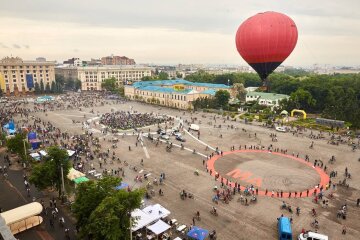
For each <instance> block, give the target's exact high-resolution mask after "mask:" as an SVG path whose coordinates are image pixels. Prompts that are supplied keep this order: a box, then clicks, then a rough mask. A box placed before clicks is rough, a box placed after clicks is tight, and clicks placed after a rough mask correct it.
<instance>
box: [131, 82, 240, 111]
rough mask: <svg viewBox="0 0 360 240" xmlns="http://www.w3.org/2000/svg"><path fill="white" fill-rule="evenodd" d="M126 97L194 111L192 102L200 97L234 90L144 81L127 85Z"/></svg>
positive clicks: (193, 83) (201, 85) (197, 84)
mask: <svg viewBox="0 0 360 240" xmlns="http://www.w3.org/2000/svg"><path fill="white" fill-rule="evenodd" d="M124 88H125V96H126V97H128V98H130V99H134V100H140V101H144V102H148V103H156V104H159V105H164V106H168V107H175V108H180V109H192V108H193V105H192V102H193V101H195V100H196V99H198V98H200V97H214V96H215V93H216V92H217V91H218V90H226V91H229V93H230V95H232V96H234V94H235V93H234V91H233V90H234V89H233V88H231V87H230V86H227V85H225V84H211V83H197V82H189V81H186V80H183V79H176V80H160V81H144V82H136V83H134V84H132V85H125V87H124Z"/></svg>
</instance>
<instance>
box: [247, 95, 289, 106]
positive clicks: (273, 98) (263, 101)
mask: <svg viewBox="0 0 360 240" xmlns="http://www.w3.org/2000/svg"><path fill="white" fill-rule="evenodd" d="M289 97H290V96H288V95H285V94H276V93H264V92H248V93H247V94H246V99H245V102H254V101H256V102H258V103H259V104H260V105H265V106H268V107H274V106H279V102H280V101H281V100H283V99H288V98H289Z"/></svg>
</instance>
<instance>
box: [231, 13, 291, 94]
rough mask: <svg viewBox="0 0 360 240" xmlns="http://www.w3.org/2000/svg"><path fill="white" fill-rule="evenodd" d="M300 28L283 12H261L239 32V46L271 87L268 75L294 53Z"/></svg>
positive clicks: (237, 46) (265, 85)
mask: <svg viewBox="0 0 360 240" xmlns="http://www.w3.org/2000/svg"><path fill="white" fill-rule="evenodd" d="M297 39H298V31H297V28H296V25H295V23H294V21H293V20H292V19H291V18H289V17H288V16H286V15H285V14H282V13H277V12H264V13H258V14H256V15H254V16H252V17H250V18H248V19H247V20H246V21H244V22H243V23H242V24H241V25H240V27H239V28H238V30H237V32H236V38H235V41H236V48H237V50H238V52H239V54H240V55H241V57H242V58H243V59H244V60H245V61H246V62H247V63H248V64H249V65H250V66H251V67H252V68H253V69H254V70H255V71H256V72H257V73H258V75H259V76H260V78H261V80H262V81H263V84H264V87H265V89H267V90H268V80H267V77H268V76H269V75H270V74H271V73H272V72H273V71H274V70H275V69H276V68H277V67H278V66H279V65H280V64H281V63H282V62H283V61H285V59H286V58H287V57H288V56H289V55H290V54H291V52H292V51H293V50H294V48H295V46H296V42H297Z"/></svg>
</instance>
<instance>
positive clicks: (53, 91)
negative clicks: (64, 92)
mask: <svg viewBox="0 0 360 240" xmlns="http://www.w3.org/2000/svg"><path fill="white" fill-rule="evenodd" d="M50 91H51V93H58V89H57V87H56V83H55V81H52V82H51V90H50Z"/></svg>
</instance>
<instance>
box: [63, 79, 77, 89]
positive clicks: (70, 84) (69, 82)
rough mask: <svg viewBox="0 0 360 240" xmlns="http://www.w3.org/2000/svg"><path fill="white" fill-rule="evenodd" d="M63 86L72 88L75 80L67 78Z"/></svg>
mask: <svg viewBox="0 0 360 240" xmlns="http://www.w3.org/2000/svg"><path fill="white" fill-rule="evenodd" d="M65 88H66V89H68V90H74V88H75V80H74V79H72V78H69V79H67V80H66V82H65Z"/></svg>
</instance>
